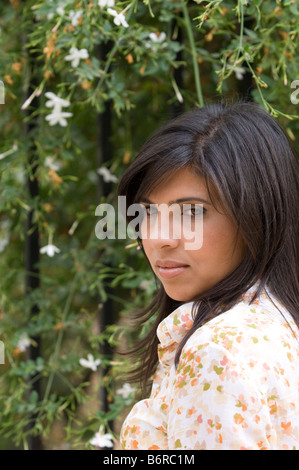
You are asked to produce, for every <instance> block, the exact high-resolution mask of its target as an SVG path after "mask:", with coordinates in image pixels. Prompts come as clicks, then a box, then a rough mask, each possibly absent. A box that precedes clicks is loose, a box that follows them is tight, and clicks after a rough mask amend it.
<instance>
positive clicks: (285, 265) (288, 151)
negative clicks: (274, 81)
mask: <svg viewBox="0 0 299 470" xmlns="http://www.w3.org/2000/svg"><path fill="white" fill-rule="evenodd" d="M183 167H189V168H191V169H192V171H194V172H197V173H199V174H200V175H203V176H204V178H205V181H206V184H207V188H208V191H209V194H210V197H211V199H212V200H213V195H215V191H216V194H217V196H219V197H220V200H221V201H222V203H223V206H224V207H225V209H226V211H227V214H228V215H229V216H230V217H231V218H232V219H233V220H234V221H235V222H236V223H237V225H238V230H239V233H240V235H241V236H242V238H243V240H244V241H245V243H246V245H247V251H246V254H245V257H244V258H243V260H242V261H241V263H240V264H239V266H238V267H237V268H236V269H235V270H234V271H233V272H231V273H230V274H229V275H228V276H227V277H225V278H224V279H222V280H221V281H220V282H218V283H217V284H216V285H214V286H213V287H212V288H210V289H209V290H207V291H206V292H204V293H203V294H202V295H201V296H200V297H199V298H195V299H193V300H194V304H193V318H194V324H193V327H192V328H191V330H190V331H189V332H188V333H187V335H186V336H185V338H184V339H183V341H182V343H181V344H180V346H179V348H178V351H177V355H176V363H177V361H178V359H179V356H180V353H181V351H182V348H183V346H184V344H185V343H186V341H187V339H188V338H189V337H190V336H191V335H192V334H193V333H194V331H196V330H197V329H198V328H199V327H200V326H201V325H203V324H204V323H205V322H207V321H208V320H209V319H211V318H213V317H215V316H216V315H218V314H219V313H222V312H224V311H226V310H228V309H229V308H231V307H232V306H233V305H234V304H236V302H237V301H238V299H239V298H240V296H242V294H244V292H245V291H246V290H247V289H249V288H250V287H251V286H252V285H253V284H257V286H258V288H257V292H256V294H255V296H254V298H253V299H252V301H253V300H254V299H255V298H256V297H257V296H258V295H259V294H260V292H261V290H262V289H263V288H265V287H267V289H268V290H269V291H270V292H271V293H272V294H273V296H274V297H275V298H276V299H277V300H278V301H279V302H280V303H281V304H282V305H283V306H284V307H285V308H286V309H287V310H288V311H289V312H290V313H291V314H292V316H293V317H294V320H295V322H296V324H297V325H298V326H299V280H298V264H299V263H298V261H299V259H298V258H299V257H298V253H299V247H298V234H299V233H298V232H299V231H298V202H299V166H298V160H297V157H296V155H295V153H294V151H293V149H292V147H291V145H290V142H289V141H288V138H287V136H286V134H285V133H284V131H283V130H282V128H281V127H280V125H279V124H278V123H277V122H276V120H275V119H274V118H273V117H272V116H270V115H269V114H268V113H267V112H266V111H264V110H262V109H261V108H259V107H258V106H257V105H255V104H253V103H242V102H241V103H235V104H233V105H225V104H220V103H219V104H210V105H207V106H205V107H203V108H199V109H195V110H192V111H189V112H187V113H184V114H182V115H181V116H179V117H177V118H175V119H173V120H171V121H170V122H169V123H168V124H166V125H165V126H164V127H162V128H161V129H160V130H158V131H157V132H156V133H154V135H152V136H151V137H150V138H149V139H148V141H147V142H146V143H145V144H144V146H143V147H142V149H141V151H140V153H139V154H138V156H137V157H136V159H135V160H134V161H133V162H132V164H131V165H130V166H129V168H128V169H127V170H126V172H125V173H124V175H123V177H122V179H121V181H120V184H119V189H118V193H119V195H123V196H126V202H127V205H130V204H132V203H134V202H139V201H140V200H141V198H142V197H146V195H148V194H149V193H150V192H151V190H152V189H153V188H154V187H155V186H156V185H157V184H159V183H160V182H161V181H163V178H164V177H165V176H169V174H171V173H174V172H176V171H178V170H179V169H182V168H183ZM179 305H180V302H176V301H174V300H173V299H171V298H169V297H168V295H167V294H166V293H165V291H164V288H163V286H160V287H159V289H158V291H157V295H156V297H155V298H154V299H153V301H152V303H151V305H150V306H149V307H148V308H146V309H145V310H144V311H143V312H141V313H140V315H139V320H140V322H141V323H143V322H145V321H147V320H148V319H149V318H150V317H151V316H153V315H154V318H155V321H154V322H153V325H152V329H151V330H150V332H149V333H148V335H147V336H146V338H144V339H143V340H142V341H140V342H139V343H138V345H136V348H134V350H133V351H132V353H137V354H138V358H139V359H140V358H141V362H140V365H139V366H138V367H137V369H136V370H135V374H134V378H135V379H137V378H139V379H141V381H142V383H143V384H146V383H147V381H148V379H149V378H150V376H151V375H152V373H153V372H154V370H155V367H156V364H157V352H156V351H157V344H158V339H157V337H156V328H157V326H158V324H159V323H160V322H161V321H162V320H163V319H164V318H165V317H166V316H167V315H169V314H170V313H171V312H172V311H173V310H174V308H176V307H177V306H179Z"/></svg>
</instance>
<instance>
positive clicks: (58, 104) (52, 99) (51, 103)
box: [45, 91, 71, 109]
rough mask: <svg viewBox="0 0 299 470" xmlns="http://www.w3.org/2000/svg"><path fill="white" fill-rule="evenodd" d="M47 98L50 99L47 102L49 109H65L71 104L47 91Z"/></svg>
mask: <svg viewBox="0 0 299 470" xmlns="http://www.w3.org/2000/svg"><path fill="white" fill-rule="evenodd" d="M45 96H46V97H47V98H49V99H48V101H46V106H47V108H52V107H53V108H54V109H55V108H65V107H67V106H69V105H70V104H71V103H70V102H69V101H68V100H64V99H63V98H60V97H59V96H57V95H55V93H52V91H47V92H46V93H45Z"/></svg>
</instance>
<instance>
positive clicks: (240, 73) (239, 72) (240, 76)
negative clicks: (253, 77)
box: [234, 67, 246, 80]
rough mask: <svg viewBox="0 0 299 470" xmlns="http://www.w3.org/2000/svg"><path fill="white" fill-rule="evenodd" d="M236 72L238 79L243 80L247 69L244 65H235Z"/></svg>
mask: <svg viewBox="0 0 299 470" xmlns="http://www.w3.org/2000/svg"><path fill="white" fill-rule="evenodd" d="M234 72H235V75H236V79H237V80H243V78H244V74H245V73H246V69H244V67H235V68H234Z"/></svg>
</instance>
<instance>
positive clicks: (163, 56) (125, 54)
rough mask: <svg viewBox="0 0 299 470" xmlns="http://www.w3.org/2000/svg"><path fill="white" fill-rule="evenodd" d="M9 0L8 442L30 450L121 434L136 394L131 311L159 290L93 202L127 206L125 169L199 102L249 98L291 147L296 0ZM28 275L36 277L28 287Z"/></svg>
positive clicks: (3, 302)
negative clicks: (129, 347) (101, 225)
mask: <svg viewBox="0 0 299 470" xmlns="http://www.w3.org/2000/svg"><path fill="white" fill-rule="evenodd" d="M108 3H109V4H108ZM0 11H1V16H0V18H1V19H0V31H1V35H0V46H1V47H0V78H1V80H2V82H3V84H4V90H5V104H2V105H0V107H1V116H0V122H1V130H2V139H1V143H0V152H1V154H0V163H1V197H0V209H1V214H0V250H1V257H0V271H1V285H2V289H1V297H0V318H1V323H0V338H1V340H2V341H3V342H4V344H5V364H3V365H0V384H1V387H0V390H1V392H0V421H1V429H0V434H1V436H2V437H1V439H2V438H3V439H4V440H3V441H2V442H3V444H2V445H3V446H4V447H5V448H13V447H19V448H28V446H30V445H31V444H30V439H31V437H32V436H35V437H39V438H40V439H41V440H42V443H43V445H44V446H45V447H48V448H63V446H68V448H87V447H90V444H89V442H90V439H91V438H92V436H93V435H94V434H95V432H96V431H98V429H99V428H101V429H102V432H103V433H104V432H113V430H112V429H111V423H112V422H114V424H115V423H116V424H115V428H114V431H115V435H116V440H117V426H118V424H117V422H118V421H117V418H118V417H119V416H120V415H121V414H122V413H123V412H124V410H125V409H126V408H127V407H128V406H130V405H131V404H132V403H133V400H135V399H137V397H138V393H137V392H136V393H135V394H134V393H133V392H130V393H122V388H121V387H122V382H121V381H120V371H124V370H125V368H126V366H127V364H126V361H125V360H123V359H122V358H119V357H118V356H115V350H116V349H117V347H118V345H119V344H120V343H121V344H122V343H123V342H124V341H129V340H130V338H131V336H130V335H125V332H126V329H125V327H124V325H123V323H124V319H126V317H129V316H130V313H131V312H132V311H137V310H138V309H140V308H142V307H143V306H144V305H145V304H147V303H148V302H149V301H150V299H151V298H152V295H153V292H154V291H155V284H154V281H153V279H152V277H151V273H150V271H149V268H148V267H147V265H146V263H145V260H144V258H143V256H142V254H141V253H140V252H139V251H138V250H136V247H135V246H134V244H133V245H132V246H131V242H130V241H128V240H112V239H105V240H98V239H97V237H96V235H95V225H96V223H97V219H96V216H95V209H96V207H97V205H98V204H99V203H101V202H105V201H107V202H110V203H113V204H117V200H116V182H117V179H118V178H119V177H120V176H121V174H122V173H123V171H124V169H125V168H126V167H127V166H128V164H129V163H130V161H131V160H132V159H133V158H134V155H135V154H136V152H137V151H138V149H139V148H140V146H141V144H142V143H143V141H144V140H145V139H146V137H147V136H148V135H149V134H150V133H151V132H152V131H153V130H154V129H155V128H156V127H157V126H159V125H160V124H162V123H163V122H165V121H166V120H167V119H168V118H170V117H172V116H173V115H175V114H176V113H178V112H180V111H182V110H188V109H190V108H192V107H195V106H202V105H203V104H204V103H208V102H211V101H215V100H219V99H223V98H224V99H227V100H231V99H236V98H238V97H240V96H241V97H246V98H250V99H253V100H254V101H256V102H258V103H259V104H260V105H261V106H263V107H265V108H266V109H267V110H268V111H269V112H270V113H272V114H274V116H276V117H277V118H278V119H279V120H280V122H281V124H282V125H283V126H284V127H285V128H286V130H287V133H288V135H289V137H290V139H291V140H292V141H293V143H294V146H295V147H297V146H298V128H299V124H298V106H299V104H297V103H296V101H298V100H296V99H293V100H292V99H291V96H292V93H293V97H294V91H295V90H294V89H293V88H292V87H291V84H292V83H293V82H294V81H296V79H299V70H298V60H297V59H296V57H298V44H299V41H298V33H299V21H298V18H299V7H298V4H297V2H295V1H294V0H281V1H279V0H277V1H274V0H265V1H261V0H252V1H249V0H248V1H247V0H238V1H232V0H212V1H202V0H196V1H189V2H185V1H167V0H144V1H140V0H139V1H138V0H129V1H128V0H125V1H122V2H121V1H120V2H113V1H112V2H108V1H106V2H105V1H104V0H90V1H88V0H51V1H46V0H29V1H26V2H25V1H21V0H10V2H2V3H1V6H0ZM120 15H121V16H120ZM16 28H18V30H19V31H20V33H21V34H20V35H16V34H15V30H16ZM103 168H104V169H107V170H108V172H107V171H106V173H103V172H101V171H99V169H103ZM103 175H106V177H105V178H104V176H103ZM109 177H110V180H109ZM107 178H108V180H109V181H107ZM105 179H106V181H105ZM30 184H31V185H33V184H35V189H36V191H35V192H32V191H30V190H29V189H28V188H30ZM31 215H32V220H31V219H30V216H31ZM28 220H31V224H30V225H29V226H28V225H27V224H28ZM36 230H38V232H37V233H38V239H37V242H36V243H37V245H36V249H37V251H38V253H39V257H38V260H37V263H36V264H35V268H36V271H34V273H28V269H27V267H26V259H27V257H28V256H30V253H29V252H28V237H29V236H30V235H32V234H34V233H35V231H36ZM55 247H56V248H55ZM43 248H44V250H42V249H43ZM40 249H41V250H42V251H41V252H40V251H39V250H40ZM29 274H32V276H33V278H37V279H38V283H37V284H36V285H34V283H33V284H31V287H30V288H29V289H28V285H27V286H26V282H25V279H26V276H27V279H28V275H29ZM31 281H32V279H31ZM107 309H108V311H109V312H110V313H109V315H110V317H111V320H110V324H109V323H107ZM109 309H110V310H109ZM104 311H105V312H106V314H105V315H106V316H105V315H104V314H103V312H104ZM103 322H104V325H103ZM125 336H126V338H127V339H126V340H125ZM128 338H129V339H128ZM132 339H134V335H133V337H132ZM107 344H108V346H109V347H110V350H108V349H107V347H106V346H107ZM103 346H105V347H103ZM88 355H91V356H89V359H87V358H88ZM84 358H85V360H86V361H87V362H85V364H86V363H88V364H90V365H91V366H92V365H93V364H95V362H93V361H96V360H100V361H101V363H100V365H98V366H97V367H96V370H93V369H92V368H88V367H84V366H82V364H81V363H82V361H81V362H80V359H84ZM88 361H89V362H88ZM83 363H84V362H83ZM103 390H104V391H105V392H103ZM57 423H59V425H61V429H62V430H63V431H62V434H63V435H62V437H61V438H60V440H59V442H54V441H53V442H52V441H51V439H52V437H53V433H54V431H53V429H54V428H55V427H56V426H57ZM49 436H50V437H49ZM49 442H50V444H49ZM116 445H117V444H116ZM51 446H52V447H51Z"/></svg>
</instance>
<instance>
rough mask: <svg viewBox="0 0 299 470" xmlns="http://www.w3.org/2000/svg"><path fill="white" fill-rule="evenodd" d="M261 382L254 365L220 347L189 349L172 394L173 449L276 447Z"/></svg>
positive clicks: (170, 429) (170, 430)
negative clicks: (260, 388) (258, 379)
mask: <svg viewBox="0 0 299 470" xmlns="http://www.w3.org/2000/svg"><path fill="white" fill-rule="evenodd" d="M256 382H257V381H255V380H254V373H253V372H252V371H250V365H248V367H247V368H246V369H245V368H244V367H243V366H242V365H240V364H239V363H238V362H237V361H236V360H235V359H234V357H232V356H231V355H230V352H229V351H228V350H227V349H225V348H222V347H221V346H219V345H217V344H211V343H210V344H206V345H201V346H200V347H198V348H197V349H196V350H192V349H189V350H185V351H184V350H183V352H182V355H181V360H180V364H179V367H178V369H177V371H176V373H175V380H174V382H173V388H172V393H171V395H172V400H171V406H170V409H169V420H168V445H169V448H170V449H182V450H183V449H198V450H199V449H209V450H217V449H219V450H225V449H232V450H242V449H244V450H246V449H248V450H254V449H267V448H269V447H271V445H270V441H273V440H275V435H273V434H274V433H273V430H272V426H271V421H270V417H269V403H267V399H263V396H262V393H261V392H260V391H259V390H258V389H257V385H256ZM272 443H273V442H272Z"/></svg>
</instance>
